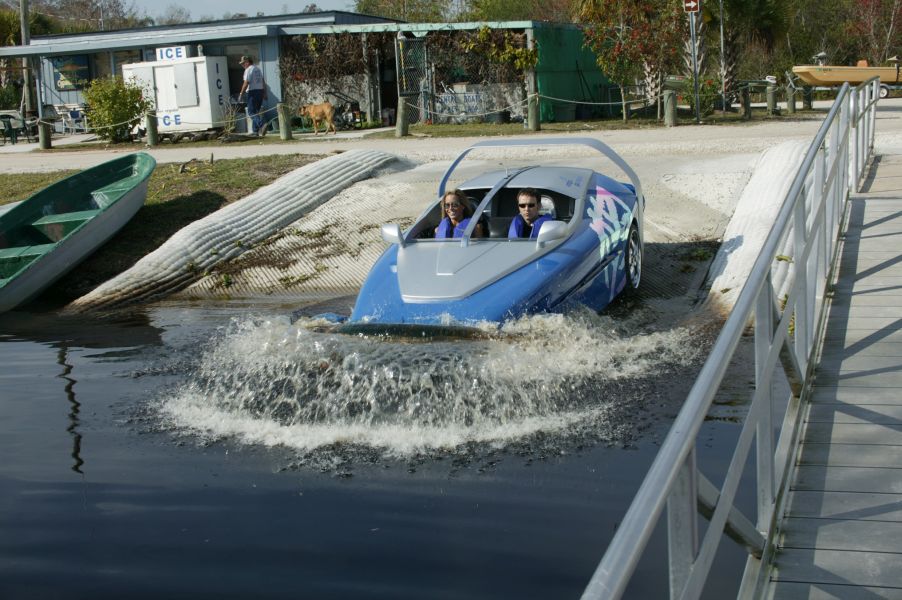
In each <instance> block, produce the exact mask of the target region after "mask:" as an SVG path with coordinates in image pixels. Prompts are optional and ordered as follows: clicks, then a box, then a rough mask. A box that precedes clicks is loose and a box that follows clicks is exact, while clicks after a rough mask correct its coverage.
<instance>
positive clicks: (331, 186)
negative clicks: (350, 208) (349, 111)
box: [69, 150, 406, 311]
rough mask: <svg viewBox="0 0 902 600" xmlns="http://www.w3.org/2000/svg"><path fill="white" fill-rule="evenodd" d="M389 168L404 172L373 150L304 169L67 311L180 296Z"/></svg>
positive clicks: (204, 222) (181, 235) (179, 237)
mask: <svg viewBox="0 0 902 600" xmlns="http://www.w3.org/2000/svg"><path fill="white" fill-rule="evenodd" d="M392 166H394V168H405V167H406V165H403V164H402V163H401V162H400V161H399V160H398V157H397V156H395V155H392V154H388V153H385V152H379V151H372V150H353V151H350V152H345V153H343V154H338V155H335V156H331V157H329V158H326V159H323V160H321V161H318V162H315V163H312V164H309V165H305V166H303V167H301V168H299V169H297V170H295V171H292V172H291V173H289V174H287V175H285V176H283V177H280V178H279V179H277V180H276V181H275V182H273V183H271V184H270V185H267V186H265V187H262V188H260V189H259V190H257V191H256V192H254V193H253V194H251V195H249V196H247V197H246V198H243V199H241V200H239V201H238V202H234V203H233V204H230V205H228V206H226V207H224V208H222V209H221V210H219V211H217V212H215V213H213V214H211V215H208V216H207V217H205V218H203V219H200V220H199V221H195V222H194V223H192V224H191V225H188V226H187V227H185V228H184V229H181V230H180V231H178V232H177V233H176V234H175V235H173V236H172V237H171V238H170V239H169V240H167V241H166V243H165V244H163V245H162V246H160V247H159V248H158V249H157V250H155V251H154V252H152V253H150V254H148V255H147V256H145V257H144V258H142V259H141V260H140V261H138V262H137V263H136V264H135V266H133V267H132V268H131V269H129V270H128V271H125V272H124V273H121V274H120V275H118V276H116V277H114V278H113V279H111V280H109V281H107V282H106V283H104V284H103V285H101V286H99V287H97V288H96V289H94V290H93V291H92V292H90V293H89V294H86V295H84V296H82V297H81V298H79V299H77V300H75V301H74V302H73V303H72V304H70V305H69V308H70V309H72V310H76V311H78V310H88V309H101V308H114V307H116V306H120V305H123V304H128V303H132V302H139V301H146V300H151V299H155V298H159V297H162V296H165V295H167V294H170V293H172V292H175V291H178V290H180V289H182V288H184V287H185V286H187V285H189V284H190V283H191V282H193V281H195V280H196V279H198V278H199V277H201V276H202V275H203V274H204V273H206V272H208V271H209V270H210V269H212V268H213V267H215V266H216V265H217V264H219V263H221V262H223V261H227V260H230V259H232V258H234V257H236V256H238V255H240V254H242V253H243V252H245V251H246V250H248V249H249V248H252V247H253V246H255V245H256V244H258V243H260V242H262V241H263V240H265V239H266V238H268V237H270V236H272V235H273V234H274V233H276V232H278V231H280V230H281V229H282V228H284V227H285V226H287V225H288V224H290V223H293V222H294V221H296V220H297V219H298V218H300V217H301V216H303V215H304V214H306V213H308V212H310V211H312V210H313V209H315V208H316V207H318V206H320V205H321V204H323V203H324V202H326V201H327V200H329V199H330V198H332V197H333V196H334V195H335V194H337V193H338V192H340V191H341V190H343V189H345V188H347V187H349V186H351V185H353V184H354V183H355V182H357V181H360V180H362V179H366V178H369V177H372V176H373V175H375V174H377V173H378V172H380V171H382V170H386V169H388V168H391V167H392Z"/></svg>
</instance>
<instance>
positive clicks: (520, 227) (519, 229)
mask: <svg viewBox="0 0 902 600" xmlns="http://www.w3.org/2000/svg"><path fill="white" fill-rule="evenodd" d="M553 220H554V219H552V218H551V216H550V215H539V218H538V219H536V220H535V221H533V223H532V231H531V232H530V234H529V239H533V240H534V239H536V238H537V237H539V229H541V228H542V223H545V222H548V221H553ZM527 227H529V225H527V224H526V221H525V220H524V219H523V217H522V216H521V215H517V216H516V217H514V220H513V221H511V226H510V229H508V230H507V237H509V238H522V237H526V236H525V235H523V232H524V231H526V228H527Z"/></svg>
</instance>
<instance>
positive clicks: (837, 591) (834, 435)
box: [767, 155, 902, 600]
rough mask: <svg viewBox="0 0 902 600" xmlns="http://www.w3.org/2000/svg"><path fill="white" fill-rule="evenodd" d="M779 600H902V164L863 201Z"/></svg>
mask: <svg viewBox="0 0 902 600" xmlns="http://www.w3.org/2000/svg"><path fill="white" fill-rule="evenodd" d="M825 335H826V337H825V340H824V347H823V353H822V356H821V359H820V362H819V364H818V367H817V372H816V377H815V379H814V386H813V390H812V391H813V393H812V395H811V403H810V405H809V406H808V408H807V415H806V421H805V424H804V427H803V429H802V442H801V443H802V447H801V449H800V452H799V459H798V461H797V464H796V467H795V472H794V473H793V474H792V480H791V484H790V496H789V498H788V502H787V509H786V511H785V513H784V515H783V517H782V519H783V520H782V525H781V535H780V537H779V539H777V540H776V542H777V546H778V551H777V552H776V555H775V556H776V558H775V561H774V570H773V572H772V575H771V580H770V587H769V589H768V593H767V597H769V598H779V599H787V598H793V599H795V598H842V599H859V598H862V599H863V598H868V599H871V598H898V599H900V600H902V155H883V156H878V157H877V158H876V159H875V164H874V168H872V171H871V173H870V176H869V178H868V179H867V180H866V182H865V186H864V191H863V192H861V193H859V194H855V195H853V196H852V199H851V207H850V216H849V224H848V228H847V233H846V237H845V242H844V244H843V248H842V254H841V257H840V266H839V272H838V282H837V284H836V287H835V291H834V298H833V303H832V305H831V307H830V312H829V316H828V321H827V329H826V334H825Z"/></svg>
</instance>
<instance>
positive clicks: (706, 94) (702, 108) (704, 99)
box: [688, 78, 720, 117]
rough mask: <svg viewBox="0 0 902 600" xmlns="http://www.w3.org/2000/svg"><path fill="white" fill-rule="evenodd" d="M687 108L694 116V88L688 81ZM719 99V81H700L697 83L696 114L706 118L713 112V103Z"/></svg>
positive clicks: (709, 79)
mask: <svg viewBox="0 0 902 600" xmlns="http://www.w3.org/2000/svg"><path fill="white" fill-rule="evenodd" d="M688 95H689V98H688V100H689V108H690V109H691V110H692V113H693V114H695V86H694V84H693V83H692V81H691V80H689V90H688ZM718 97H720V81H719V80H717V79H711V78H708V79H701V78H699V82H698V112H699V115H700V116H702V117H707V116H708V115H710V114H712V113H713V112H714V103H715V102H716V101H717V98H718Z"/></svg>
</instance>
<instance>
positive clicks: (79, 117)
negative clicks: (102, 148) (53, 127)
mask: <svg viewBox="0 0 902 600" xmlns="http://www.w3.org/2000/svg"><path fill="white" fill-rule="evenodd" d="M60 118H61V119H62V122H63V133H79V132H82V133H83V132H86V131H87V130H88V121H87V119H86V118H85V113H84V112H82V111H81V110H78V109H71V110H66V111H63V112H62V113H60Z"/></svg>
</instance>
